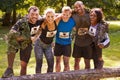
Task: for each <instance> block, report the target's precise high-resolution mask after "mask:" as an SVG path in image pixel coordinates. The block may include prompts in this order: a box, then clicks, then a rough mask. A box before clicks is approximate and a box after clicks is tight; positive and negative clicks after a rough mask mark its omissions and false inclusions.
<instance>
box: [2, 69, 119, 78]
mask: <svg viewBox="0 0 120 80" xmlns="http://www.w3.org/2000/svg"><path fill="white" fill-rule="evenodd" d="M111 77H120V68H106V69H102V70H94V69H90V70H76V71H68V72H67V71H66V72H54V73H46V74H33V75H25V76H16V77H11V78H6V79H2V78H1V79H0V80H98V79H101V78H111Z"/></svg>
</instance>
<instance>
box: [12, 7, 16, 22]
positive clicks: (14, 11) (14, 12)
mask: <svg viewBox="0 0 120 80" xmlns="http://www.w3.org/2000/svg"><path fill="white" fill-rule="evenodd" d="M15 23H16V8H14V9H13V18H12V24H15Z"/></svg>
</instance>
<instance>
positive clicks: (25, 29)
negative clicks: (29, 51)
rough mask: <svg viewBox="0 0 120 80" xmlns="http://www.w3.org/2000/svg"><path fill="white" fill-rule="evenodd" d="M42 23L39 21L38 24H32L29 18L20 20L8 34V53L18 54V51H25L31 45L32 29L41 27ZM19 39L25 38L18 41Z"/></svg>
mask: <svg viewBox="0 0 120 80" xmlns="http://www.w3.org/2000/svg"><path fill="white" fill-rule="evenodd" d="M40 23H41V21H40V20H39V21H37V23H36V24H30V23H29V22H28V19H27V17H24V18H22V19H19V20H18V21H17V22H16V24H15V25H13V26H12V28H11V30H10V32H9V33H8V34H7V36H8V39H7V43H8V50H7V53H16V52H17V51H18V49H25V48H26V47H27V46H28V45H29V44H31V43H32V41H31V38H30V37H31V35H30V30H31V28H32V27H34V26H38V25H40ZM17 37H23V40H21V41H17Z"/></svg>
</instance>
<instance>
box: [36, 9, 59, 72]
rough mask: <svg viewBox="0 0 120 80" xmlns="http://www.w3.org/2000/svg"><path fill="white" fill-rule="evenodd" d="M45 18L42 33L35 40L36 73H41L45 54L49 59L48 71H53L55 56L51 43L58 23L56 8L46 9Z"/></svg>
mask: <svg viewBox="0 0 120 80" xmlns="http://www.w3.org/2000/svg"><path fill="white" fill-rule="evenodd" d="M44 15H45V20H44V22H43V23H42V25H41V35H40V36H39V38H38V39H37V41H36V42H35V47H34V51H35V58H36V73H41V68H42V63H43V54H44V55H45V57H46V59H47V65H48V69H47V72H53V67H54V57H53V52H52V46H51V43H52V42H53V38H54V36H55V34H56V30H57V27H56V23H55V21H54V18H55V11H54V9H51V8H49V9H46V10H45V14H44Z"/></svg>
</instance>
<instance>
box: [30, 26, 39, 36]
mask: <svg viewBox="0 0 120 80" xmlns="http://www.w3.org/2000/svg"><path fill="white" fill-rule="evenodd" d="M39 27H40V26H35V27H32V28H31V32H30V34H31V35H34V34H36V33H37V32H38V30H39Z"/></svg>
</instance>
